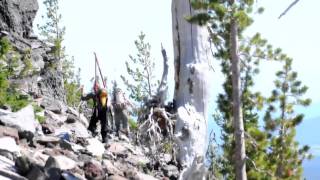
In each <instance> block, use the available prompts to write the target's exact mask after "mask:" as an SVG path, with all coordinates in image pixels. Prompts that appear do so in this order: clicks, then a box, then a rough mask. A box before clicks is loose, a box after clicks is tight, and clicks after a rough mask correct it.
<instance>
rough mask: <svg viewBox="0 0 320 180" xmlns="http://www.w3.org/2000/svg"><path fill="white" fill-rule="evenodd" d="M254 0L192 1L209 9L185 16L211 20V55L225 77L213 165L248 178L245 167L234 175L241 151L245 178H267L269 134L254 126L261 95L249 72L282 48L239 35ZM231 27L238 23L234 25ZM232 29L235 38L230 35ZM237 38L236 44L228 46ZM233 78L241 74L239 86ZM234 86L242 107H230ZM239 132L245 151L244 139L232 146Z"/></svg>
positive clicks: (275, 57)
mask: <svg viewBox="0 0 320 180" xmlns="http://www.w3.org/2000/svg"><path fill="white" fill-rule="evenodd" d="M253 3H254V2H253V1H239V2H237V3H236V2H234V1H210V3H203V2H200V1H196V2H194V3H193V6H194V7H196V8H204V9H210V11H209V13H203V14H198V15H196V16H192V17H188V20H189V21H191V22H195V23H199V24H200V25H204V24H206V23H209V24H210V29H209V30H210V32H211V40H212V43H213V44H214V46H215V48H216V51H215V52H214V56H215V57H216V58H217V59H221V67H222V73H223V74H224V75H225V77H226V81H225V82H224V84H223V87H224V93H222V94H219V96H218V102H217V103H218V110H219V113H218V115H216V116H215V120H216V121H217V124H218V125H219V126H220V127H221V128H222V140H223V144H222V148H223V153H222V156H221V157H220V158H216V159H218V160H219V161H220V163H221V164H220V165H216V166H215V167H216V168H218V171H219V172H220V173H221V174H222V175H223V176H224V177H225V178H226V179H246V178H247V177H246V175H245V173H244V172H243V171H242V169H240V168H243V166H241V167H240V166H238V174H239V175H238V177H236V175H235V172H236V166H235V165H236V164H237V163H238V165H239V162H241V160H239V158H240V157H239V156H241V158H242V157H243V156H245V159H244V160H245V164H246V173H247V176H248V179H268V177H270V171H269V169H268V165H267V163H266V161H267V160H266V159H267V156H266V155H267V147H268V142H267V138H266V137H267V136H266V133H265V132H264V131H263V130H262V129H261V128H259V126H258V120H259V116H258V114H257V110H258V109H261V108H262V104H263V100H264V98H263V97H261V95H260V93H257V92H252V87H253V86H254V82H253V77H254V76H255V75H256V74H257V73H258V72H259V69H258V65H259V62H260V61H261V60H279V59H281V58H282V57H284V56H285V55H284V54H282V53H281V49H279V48H278V49H274V48H273V47H272V46H271V45H268V44H267V41H266V40H264V39H262V38H261V36H260V34H258V33H257V34H256V35H254V36H253V37H252V38H250V39H246V38H244V37H243V35H242V34H243V33H242V32H243V31H244V30H245V29H246V28H247V27H248V26H250V25H251V24H252V22H253V19H252V18H251V17H250V14H252V12H253ZM257 12H258V13H262V12H263V8H258V9H257ZM232 24H233V25H232ZM232 26H237V27H233V28H235V29H232ZM235 30H236V33H235V32H234V31H235ZM232 31H233V32H232ZM235 34H236V36H237V37H234V36H235ZM231 41H233V42H231ZM235 43H236V45H232V44H235ZM239 44H240V45H239ZM237 46H239V47H237ZM235 48H236V49H235ZM235 51H236V52H237V53H235ZM235 56H237V57H235ZM235 59H236V61H237V63H239V64H238V65H236V66H238V67H237V68H239V69H238V70H236V71H239V72H236V71H234V69H233V70H232V63H234V60H235ZM237 74H238V75H237ZM234 75H237V77H234ZM235 78H239V79H238V80H236V81H239V82H241V84H238V85H236V86H240V87H239V88H234V83H235V81H234V80H235ZM236 91H239V92H238V93H239V95H240V107H234V106H235V105H236V104H239V103H235V102H234V101H233V100H234V99H235V98H237V97H234V96H233V93H235V92H236ZM235 108H238V112H241V114H240V116H239V114H238V115H237V116H238V121H234V111H235ZM241 116H242V117H243V123H244V127H243V128H244V134H241V133H237V132H241V131H242V130H241V128H240V127H239V126H238V130H235V124H237V122H239V120H241V119H239V117H241ZM241 136H245V139H246V143H245V146H246V150H245V155H244V154H243V150H241V149H240V150H241V152H240V150H239V148H243V145H244V144H242V143H243V142H241V143H239V144H238V150H237V148H236V142H237V141H238V142H239V141H242V139H240V138H239V137H241ZM236 137H238V139H236ZM240 145H241V147H240ZM237 151H238V154H237ZM237 156H238V158H237ZM240 165H241V164H240ZM215 171H217V170H215ZM240 171H241V172H240Z"/></svg>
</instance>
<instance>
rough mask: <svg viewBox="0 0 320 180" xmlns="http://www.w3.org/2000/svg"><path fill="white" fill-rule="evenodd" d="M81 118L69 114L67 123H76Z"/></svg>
mask: <svg viewBox="0 0 320 180" xmlns="http://www.w3.org/2000/svg"><path fill="white" fill-rule="evenodd" d="M78 119H79V118H78V117H77V116H76V115H73V114H68V117H67V120H66V123H75V122H76V121H77V120H78Z"/></svg>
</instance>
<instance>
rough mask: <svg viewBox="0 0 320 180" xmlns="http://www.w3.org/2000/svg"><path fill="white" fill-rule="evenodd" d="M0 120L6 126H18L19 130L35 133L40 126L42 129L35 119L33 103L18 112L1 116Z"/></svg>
mask: <svg viewBox="0 0 320 180" xmlns="http://www.w3.org/2000/svg"><path fill="white" fill-rule="evenodd" d="M0 121H1V122H2V123H3V124H4V125H5V126H10V127H13V128H17V129H18V130H19V131H28V132H31V133H35V132H36V130H38V128H39V129H40V124H39V123H38V121H37V120H36V119H35V116H34V110H33V107H32V105H28V106H27V107H25V108H23V109H21V110H20V111H18V112H14V113H10V114H7V115H3V116H0Z"/></svg>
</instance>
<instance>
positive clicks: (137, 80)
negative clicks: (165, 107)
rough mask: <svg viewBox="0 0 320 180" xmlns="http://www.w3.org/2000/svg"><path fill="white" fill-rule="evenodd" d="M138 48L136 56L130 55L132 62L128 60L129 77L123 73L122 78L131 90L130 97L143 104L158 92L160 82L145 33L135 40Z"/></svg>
mask: <svg viewBox="0 0 320 180" xmlns="http://www.w3.org/2000/svg"><path fill="white" fill-rule="evenodd" d="M134 44H135V46H136V48H137V54H136V56H131V55H129V58H130V62H129V61H126V68H127V73H128V75H129V78H126V77H125V76H123V75H121V79H122V80H123V82H124V84H125V85H126V86H127V89H128V91H129V92H130V98H132V99H133V100H134V101H136V102H138V103H140V104H142V103H143V101H144V100H147V99H150V98H151V97H152V96H153V95H155V93H156V90H157V89H156V88H157V85H158V84H159V83H155V82H158V81H157V80H156V78H155V75H154V72H155V63H154V59H153V58H152V57H151V54H150V50H151V45H150V44H149V43H147V42H145V34H144V33H142V32H141V34H140V35H139V36H138V40H136V41H134Z"/></svg>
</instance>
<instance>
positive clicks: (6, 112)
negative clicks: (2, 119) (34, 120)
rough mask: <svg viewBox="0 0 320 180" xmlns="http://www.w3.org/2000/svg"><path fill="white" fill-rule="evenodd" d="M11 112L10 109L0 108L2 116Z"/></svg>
mask: <svg viewBox="0 0 320 180" xmlns="http://www.w3.org/2000/svg"><path fill="white" fill-rule="evenodd" d="M10 113H12V112H11V111H9V110H5V109H0V116H3V115H8V114H10Z"/></svg>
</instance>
